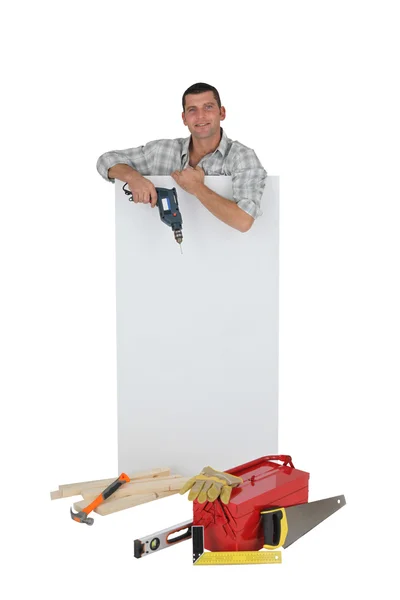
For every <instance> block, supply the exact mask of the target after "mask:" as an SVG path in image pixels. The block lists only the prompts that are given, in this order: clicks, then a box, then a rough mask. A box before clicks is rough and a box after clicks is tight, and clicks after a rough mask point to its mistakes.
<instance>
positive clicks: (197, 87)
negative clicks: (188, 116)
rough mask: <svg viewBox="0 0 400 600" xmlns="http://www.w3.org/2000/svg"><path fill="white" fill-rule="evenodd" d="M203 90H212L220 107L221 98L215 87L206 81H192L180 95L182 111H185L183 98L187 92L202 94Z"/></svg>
mask: <svg viewBox="0 0 400 600" xmlns="http://www.w3.org/2000/svg"><path fill="white" fill-rule="evenodd" d="M204 92H212V93H213V94H214V98H215V99H216V101H217V104H218V107H219V108H221V98H220V97H219V93H218V90H217V89H216V88H215V87H213V86H212V85H209V84H208V83H194V84H193V85H191V86H190V87H189V88H188V89H187V90H186V92H184V94H183V96H182V107H183V112H185V98H186V96H187V95H188V94H203V93H204Z"/></svg>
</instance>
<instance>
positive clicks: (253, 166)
mask: <svg viewBox="0 0 400 600" xmlns="http://www.w3.org/2000/svg"><path fill="white" fill-rule="evenodd" d="M235 162H236V164H235V168H234V169H233V171H232V190H233V199H234V201H235V202H236V204H237V205H238V206H239V208H241V209H242V210H244V211H245V212H246V213H248V214H249V215H250V216H251V217H253V219H256V218H257V217H260V216H261V215H262V214H263V213H262V210H261V198H262V195H263V192H264V188H265V181H266V179H267V172H266V170H265V169H264V168H263V166H262V164H261V163H260V161H259V159H258V158H257V155H256V153H255V152H254V150H251V149H250V148H242V149H241V152H240V153H239V155H238V159H237V161H235Z"/></svg>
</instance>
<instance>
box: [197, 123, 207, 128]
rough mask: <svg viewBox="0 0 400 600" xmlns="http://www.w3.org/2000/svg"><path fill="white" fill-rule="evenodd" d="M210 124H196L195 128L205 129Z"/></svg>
mask: <svg viewBox="0 0 400 600" xmlns="http://www.w3.org/2000/svg"><path fill="white" fill-rule="evenodd" d="M209 124H210V123H198V124H197V125H195V127H200V128H201V127H207V126H208V125H209Z"/></svg>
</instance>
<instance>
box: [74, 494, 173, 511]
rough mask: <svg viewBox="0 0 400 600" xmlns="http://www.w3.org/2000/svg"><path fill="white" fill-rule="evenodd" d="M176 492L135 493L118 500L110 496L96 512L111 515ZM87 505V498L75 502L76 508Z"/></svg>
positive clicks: (82, 507) (77, 509) (79, 508)
mask: <svg viewBox="0 0 400 600" xmlns="http://www.w3.org/2000/svg"><path fill="white" fill-rule="evenodd" d="M176 493H177V492H176V491H169V492H158V493H155V492H154V493H152V494H135V495H133V496H126V497H125V498H117V499H116V500H112V498H110V499H109V500H106V501H105V502H103V503H102V504H100V506H98V507H97V508H96V510H95V511H94V512H95V513H97V514H99V515H102V516H106V515H111V514H112V513H115V512H119V511H121V510H125V509H127V508H132V507H134V506H139V505H140V504H145V503H146V502H152V501H153V500H158V498H165V497H167V496H172V495H173V494H176ZM87 505H88V503H87V501H86V500H83V501H79V502H75V503H74V510H76V511H80V510H83V509H84V508H85V507H86V506H87Z"/></svg>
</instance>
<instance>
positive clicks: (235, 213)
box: [194, 183, 254, 233]
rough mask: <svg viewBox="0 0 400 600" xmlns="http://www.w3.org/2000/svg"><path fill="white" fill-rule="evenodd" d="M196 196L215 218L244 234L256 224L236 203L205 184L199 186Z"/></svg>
mask: <svg viewBox="0 0 400 600" xmlns="http://www.w3.org/2000/svg"><path fill="white" fill-rule="evenodd" d="M194 195H195V196H196V198H198V199H199V200H200V202H201V203H202V204H203V206H205V207H206V208H207V209H208V210H209V211H210V212H211V213H212V214H213V215H214V216H215V217H218V219H220V220H221V221H223V222H224V223H226V224H227V225H230V226H231V227H234V228H235V229H237V230H238V231H241V232H242V233H244V232H246V231H248V230H249V229H250V227H251V226H252V224H253V223H254V219H253V217H252V216H250V215H249V214H248V213H246V212H245V211H244V210H242V209H241V208H239V206H238V205H237V204H236V202H233V201H232V200H228V199H227V198H224V197H223V196H220V195H219V194H217V193H216V192H213V190H210V188H208V187H207V186H206V185H204V184H203V183H201V184H199V185H198V188H197V189H196V192H195V194H194Z"/></svg>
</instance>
